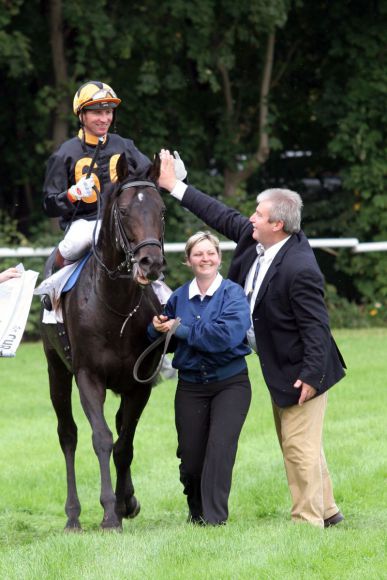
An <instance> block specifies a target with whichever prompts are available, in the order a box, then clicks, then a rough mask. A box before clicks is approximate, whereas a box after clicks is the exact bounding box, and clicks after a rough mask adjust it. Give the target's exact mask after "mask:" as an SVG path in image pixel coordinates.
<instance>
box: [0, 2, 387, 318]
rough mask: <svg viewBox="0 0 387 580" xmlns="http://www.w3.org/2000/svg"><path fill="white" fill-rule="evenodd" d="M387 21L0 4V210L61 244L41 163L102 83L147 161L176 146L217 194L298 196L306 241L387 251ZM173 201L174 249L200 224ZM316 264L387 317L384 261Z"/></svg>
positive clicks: (371, 13) (249, 7)
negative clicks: (44, 203)
mask: <svg viewBox="0 0 387 580" xmlns="http://www.w3.org/2000/svg"><path fill="white" fill-rule="evenodd" d="M386 16H387V0H376V1H374V2H368V1H367V0H356V2H355V1H354V0H346V1H343V0H333V1H332V2H329V3H327V2H325V1H323V0H318V1H316V2H303V1H302V0H275V1H272V2H269V3H267V2H263V1H261V0H259V1H255V2H250V1H249V0H241V1H239V2H234V1H233V0H191V1H183V0H173V1H172V0H164V1H163V2H162V3H160V2H158V1H156V0H148V1H147V2H145V3H131V4H130V5H128V3H127V2H126V1H125V2H124V1H123V0H114V1H112V2H107V0H95V2H94V3H93V5H92V7H91V6H90V3H88V2H86V1H85V0H66V2H64V1H63V0H29V1H28V2H27V0H0V82H1V85H2V88H3V93H4V94H3V99H2V109H1V111H0V119H1V126H2V132H1V135H0V145H1V149H2V163H1V165H0V183H1V186H0V203H1V206H2V208H3V209H4V210H5V211H6V213H7V214H8V215H9V216H10V217H11V218H12V219H15V220H17V227H18V230H19V231H20V232H22V233H23V234H24V235H25V236H27V239H28V243H35V244H37V245H42V240H46V239H47V238H46V235H47V236H48V235H49V234H50V231H51V229H53V230H54V235H55V236H56V238H55V239H57V238H58V237H59V235H60V232H58V231H57V229H55V227H54V228H52V224H49V221H48V220H47V218H46V217H45V216H44V215H42V211H41V189H42V182H43V177H44V168H45V161H46V159H47V157H48V155H49V154H50V152H51V151H52V150H53V148H54V147H55V146H56V145H57V144H58V143H59V142H60V141H61V140H63V139H64V138H67V137H69V136H71V135H73V134H74V132H75V130H76V119H75V118H74V116H73V115H72V111H71V103H72V97H73V94H74V92H75V90H76V88H77V87H78V86H79V84H80V83H81V82H83V81H85V80H87V79H90V78H94V79H102V80H104V81H106V82H109V83H111V84H112V85H113V87H114V88H115V89H116V91H117V92H118V94H119V96H120V97H121V98H122V99H123V103H122V105H121V107H120V109H119V110H118V129H119V132H120V133H121V134H122V135H125V136H131V137H132V138H133V139H134V140H135V142H136V144H137V145H138V146H139V148H140V149H141V150H142V151H144V152H145V153H146V154H148V155H149V156H152V155H153V153H154V152H155V151H158V150H159V149H160V147H162V146H167V147H169V148H171V149H178V150H179V151H180V153H181V155H182V157H183V159H184V160H185V162H186V165H187V167H188V169H189V180H190V182H191V183H193V184H195V185H197V186H198V187H200V188H201V189H204V190H205V191H207V192H208V193H210V194H212V195H217V196H224V198H225V199H226V200H227V203H229V204H230V205H233V206H236V207H238V208H240V209H241V210H242V211H251V210H252V208H253V207H254V199H255V195H256V192H257V190H259V188H261V187H264V186H266V185H268V184H269V185H274V184H281V185H287V186H290V187H294V188H297V189H298V190H299V191H300V192H301V193H302V195H303V198H304V200H305V213H304V229H305V231H306V233H307V235H309V236H310V237H341V236H349V237H358V238H359V239H360V241H377V240H383V239H384V240H385V239H386V238H387V217H386V216H387V211H386V205H387V201H386V200H387V193H386V191H385V182H386V142H387V140H386V126H387V123H386V121H387V119H386V107H385V100H386V99H385V97H386V92H387V89H386V83H385V78H386V59H385V44H386V43H385V40H386V36H385V30H386ZM289 152H296V154H297V155H298V156H289ZM301 152H304V154H302V153H301ZM312 184H313V187H312ZM167 205H168V210H169V211H168V225H167V238H168V241H181V240H183V239H185V238H186V237H187V236H188V235H189V234H190V233H192V231H193V230H195V229H197V228H198V227H199V226H200V224H199V222H198V221H197V220H195V219H193V218H192V216H190V215H189V214H188V213H187V212H183V211H182V210H181V209H180V208H178V204H176V202H174V201H172V200H169V199H168V200H167ZM319 261H320V263H321V265H322V268H323V271H324V274H325V275H326V277H327V281H328V282H329V283H330V284H333V285H334V286H335V287H336V288H337V290H338V292H339V294H340V296H344V297H346V298H348V299H350V300H356V301H357V302H358V303H366V304H371V303H381V304H382V305H383V307H385V306H386V303H387V260H386V259H385V257H384V255H383V254H382V253H371V254H366V255H364V254H361V255H352V254H351V253H350V252H349V251H348V250H345V251H342V252H339V253H338V255H337V256H336V257H333V256H331V257H330V259H328V258H327V256H324V255H322V254H321V255H319ZM172 262H173V260H172ZM2 265H3V264H1V263H0V266H2ZM173 281H174V280H173Z"/></svg>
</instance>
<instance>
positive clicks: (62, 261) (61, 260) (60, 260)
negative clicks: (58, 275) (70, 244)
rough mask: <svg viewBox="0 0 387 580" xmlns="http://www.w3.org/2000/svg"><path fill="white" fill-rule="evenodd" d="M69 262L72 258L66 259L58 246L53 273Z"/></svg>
mask: <svg viewBox="0 0 387 580" xmlns="http://www.w3.org/2000/svg"><path fill="white" fill-rule="evenodd" d="M69 264H71V262H70V260H66V259H65V258H64V257H63V256H62V254H61V253H60V250H59V248H57V249H56V252H55V257H54V263H53V265H52V269H51V273H52V274H55V272H58V271H59V270H60V269H61V268H63V266H68V265H69Z"/></svg>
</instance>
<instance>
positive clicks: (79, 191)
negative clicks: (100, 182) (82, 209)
mask: <svg viewBox="0 0 387 580" xmlns="http://www.w3.org/2000/svg"><path fill="white" fill-rule="evenodd" d="M94 185H95V184H94V179H93V177H92V176H91V177H81V179H80V180H79V181H77V183H76V184H75V185H72V186H71V187H70V189H69V191H68V196H69V199H70V201H79V200H80V199H86V198H88V197H91V196H92V195H93V194H94V190H93V187H94Z"/></svg>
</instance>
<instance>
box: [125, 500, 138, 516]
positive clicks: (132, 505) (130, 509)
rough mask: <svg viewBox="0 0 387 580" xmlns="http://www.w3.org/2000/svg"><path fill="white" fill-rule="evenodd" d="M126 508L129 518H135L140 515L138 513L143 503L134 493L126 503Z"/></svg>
mask: <svg viewBox="0 0 387 580" xmlns="http://www.w3.org/2000/svg"><path fill="white" fill-rule="evenodd" d="M126 509H127V512H126V513H127V515H126V517H127V518H130V519H133V518H135V517H136V516H138V514H139V513H140V510H141V504H140V502H139V501H138V499H137V498H136V497H135V496H134V495H132V497H131V498H130V500H129V502H128V503H127V505H126Z"/></svg>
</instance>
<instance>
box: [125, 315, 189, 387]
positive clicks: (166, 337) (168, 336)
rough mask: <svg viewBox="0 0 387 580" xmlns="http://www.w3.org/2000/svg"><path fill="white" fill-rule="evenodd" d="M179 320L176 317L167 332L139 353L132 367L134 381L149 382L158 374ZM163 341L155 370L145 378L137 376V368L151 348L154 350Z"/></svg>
mask: <svg viewBox="0 0 387 580" xmlns="http://www.w3.org/2000/svg"><path fill="white" fill-rule="evenodd" d="M180 322H181V319H180V318H176V319H175V321H174V323H173V324H172V326H171V329H170V330H168V332H166V333H164V334H163V335H161V336H160V337H159V338H158V339H156V340H155V341H154V342H152V344H151V345H150V346H148V348H146V349H145V350H144V352H143V353H142V354H140V356H139V357H138V359H137V360H136V363H135V365H134V368H133V377H134V380H135V381H137V382H138V383H150V382H151V381H153V379H154V378H155V377H156V376H157V375H158V374H159V372H160V369H161V367H162V366H163V362H164V359H165V355H166V354H167V350H168V346H169V343H170V342H171V338H172V336H173V335H174V334H175V332H176V329H177V327H178V326H179V325H180ZM164 341H165V344H164V349H163V352H162V355H161V358H160V362H159V364H158V365H157V368H156V370H155V371H154V373H152V374H151V376H150V377H147V378H146V379H140V378H139V376H138V369H139V368H140V365H141V363H142V362H143V360H144V359H145V358H146V357H147V356H148V355H149V354H150V353H151V352H152V351H153V350H155V349H156V348H157V347H158V346H159V345H160V344H161V343H162V342H164Z"/></svg>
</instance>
